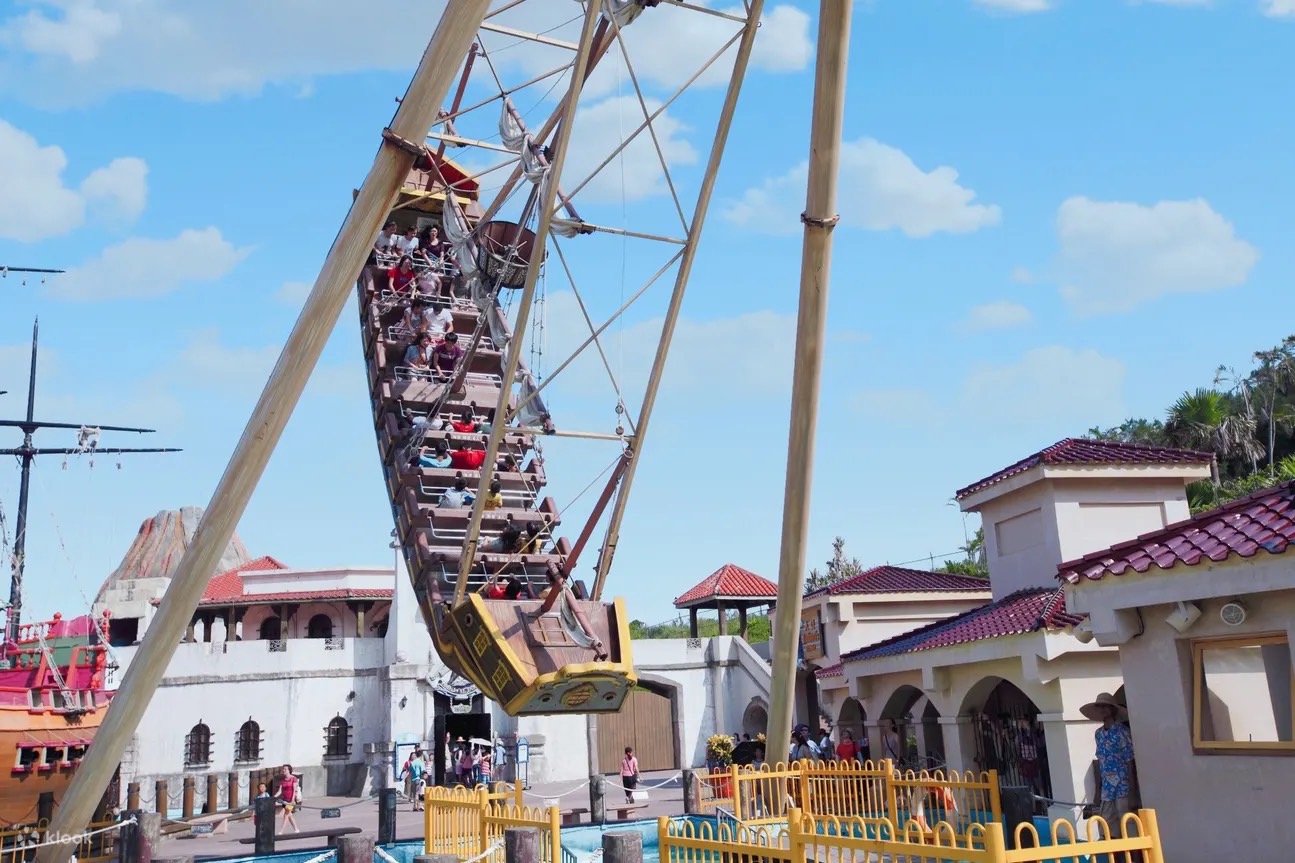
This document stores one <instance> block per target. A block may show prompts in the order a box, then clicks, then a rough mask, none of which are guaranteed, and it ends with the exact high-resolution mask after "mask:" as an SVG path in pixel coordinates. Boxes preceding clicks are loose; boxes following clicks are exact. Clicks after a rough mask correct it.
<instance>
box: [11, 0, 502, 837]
mask: <svg viewBox="0 0 1295 863" xmlns="http://www.w3.org/2000/svg"><path fill="white" fill-rule="evenodd" d="M489 5H490V2H489V0H455V2H454V3H451V4H449V6H448V7H447V8H446V10H445V13H444V14H443V15H442V17H441V20H440V22H439V23H438V24H437V27H436V32H435V34H434V35H433V36H432V40H431V42H430V43H429V45H428V47H427V50H426V51H425V52H424V53H423V56H422V59H421V61H420V62H419V64H418V69H417V71H416V72H415V73H414V76H413V80H412V81H411V82H410V85H409V89H408V90H407V91H406V92H405V96H404V98H403V99H401V100H400V106H399V108H397V110H396V115H395V117H394V118H393V119H392V121H391V125H390V129H391V131H392V133H393V135H395V136H398V137H400V138H403V139H404V140H406V141H422V140H425V138H426V136H427V133H428V131H430V129H431V127H432V123H433V122H434V121H435V120H436V117H437V113H438V112H439V110H440V108H441V106H442V105H443V104H444V103H445V99H446V97H447V96H448V95H449V91H450V86H451V84H452V83H453V81H454V78H455V76H456V75H457V73H458V71H459V66H460V64H462V62H463V58H464V57H465V56H466V55H467V53H468V50H469V48H470V46H471V45H472V42H473V39H474V38H475V36H476V34H477V30H478V28H479V27H480V26H481V23H482V22H483V21H484V20H485V18H486V13H487V12H488V11H489V8H488V7H489ZM413 163H414V157H413V156H412V155H411V154H409V153H407V152H405V151H404V150H403V149H401V148H400V147H399V146H397V145H395V144H394V143H386V142H384V144H383V145H382V146H381V147H380V148H379V150H378V153H377V156H376V157H375V159H374V163H373V167H372V168H371V169H370V170H369V174H368V176H367V177H365V179H364V183H363V184H362V185H361V186H360V190H359V192H358V193H357V195H356V197H355V200H354V202H353V203H352V205H351V209H350V211H349V212H348V213H347V215H346V219H345V221H344V222H343V223H342V228H341V230H340V231H339V232H338V235H337V239H336V240H334V242H333V246H332V248H330V249H329V251H328V257H327V258H326V259H325V261H324V265H323V267H322V269H321V270H320V274H319V277H318V279H317V280H316V282H315V287H314V289H313V290H312V291H311V292H310V296H309V297H308V298H307V299H306V303H305V306H304V307H303V308H302V310H301V314H300V316H299V317H298V318H297V322H296V324H295V325H294V326H293V328H292V333H291V334H290V335H289V336H288V340H287V343H286V344H285V345H284V348H283V352H282V353H281V354H280V356H279V361H278V363H277V364H276V365H275V367H274V370H273V371H272V372H271V373H270V377H269V380H268V381H267V382H266V385H265V390H264V391H263V392H262V393H261V399H260V401H259V402H258V403H257V405H256V408H255V409H254V410H253V413H252V416H251V417H250V419H249V420H248V423H247V427H246V429H245V430H244V432H243V436H242V438H241V439H240V440H239V442H238V446H237V448H236V449H235V451H234V454H233V456H232V458H231V459H230V462H229V465H228V466H227V467H226V469H225V473H224V474H223V475H222V476H221V479H220V482H219V484H218V485H217V486H216V490H215V492H214V493H213V495H212V499H211V502H210V504H209V505H208V507H207V510H206V512H205V513H204V515H203V518H202V521H201V522H200V523H199V525H198V530H197V532H196V533H195V534H194V537H193V542H192V543H191V544H190V546H189V548H188V550H187V551H186V552H185V555H184V558H183V560H181V561H180V566H179V569H178V570H177V571H176V573H175V575H174V576H173V577H172V579H171V583H170V584H169V585H168V586H167V590H166V593H165V595H164V596H163V598H162V604H161V608H160V609H159V610H158V613H157V616H156V617H154V619H153V622H152V623H151V624H150V625H149V628H148V632H147V633H146V634H145V637H144V642H143V644H142V645H140V648H139V652H138V653H137V654H136V655H135V659H134V661H133V662H132V663H131V665H130V668H129V669H127V671H126V677H125V679H124V680H123V681H122V684H121V687H120V689H118V690H117V695H116V697H115V698H114V699H113V706H112V709H111V710H109V711H108V713H107V715H106V716H105V718H104V722H103V725H102V726H101V727H100V728H99V731H98V733H97V734H96V735H95V740H94V745H93V746H91V747H90V748H89V750H88V751H87V753H86V757H85V759H84V760H83V761H82V762H81V765H80V767H79V768H78V769H77V772H76V774H75V775H74V776H73V777H72V782H71V785H70V786H69V787H68V789H67V793H66V794H65V795H64V796H63V800H62V801H61V804H60V806H59V808H58V809H57V810H55V814H54V820H53V822H52V823H51V824H50V825H49V833H48V835H51V836H73V835H77V834H79V833H81V832H82V831H83V830H84V828H85V825H86V824H87V823H88V822H89V820H90V818H91V816H92V815H93V813H94V809H95V806H96V805H97V804H98V802H99V798H100V797H101V796H102V795H103V791H104V789H105V788H107V787H108V783H109V782H110V781H111V780H112V776H113V773H114V772H115V770H116V768H117V765H118V764H119V763H120V762H121V756H122V753H123V752H124V751H125V749H126V744H127V743H128V742H129V741H130V739H131V737H133V736H134V734H135V731H136V729H137V728H138V727H139V721H140V719H141V718H142V717H143V715H144V711H145V710H146V709H147V708H148V705H149V702H150V701H151V700H152V698H153V694H154V692H156V691H157V687H158V684H159V683H161V680H162V676H163V675H164V674H165V672H166V667H167V664H168V663H169V662H170V660H171V657H172V655H173V654H174V652H175V647H176V645H177V644H179V643H180V638H181V636H182V635H183V634H184V631H185V628H186V627H187V626H188V624H189V621H190V620H191V619H192V617H193V612H194V609H195V608H197V606H198V600H199V599H200V598H201V597H202V592H203V590H204V589H205V588H206V586H207V580H208V579H209V578H210V577H211V573H212V571H213V570H214V569H215V567H216V565H217V562H218V561H219V559H220V555H221V553H222V552H223V551H224V549H225V546H226V545H227V544H228V543H229V539H230V537H231V536H232V535H233V533H234V528H235V526H236V525H237V524H238V521H239V519H240V518H241V517H242V515H243V513H244V511H245V510H246V508H247V503H248V500H249V499H250V498H251V496H252V493H253V491H254V490H255V488H256V484H257V481H258V480H259V479H260V477H261V474H262V473H263V472H264V470H265V465H266V463H267V462H268V461H269V460H270V456H271V454H272V453H273V451H274V447H275V444H277V443H278V441H279V438H280V436H281V435H282V434H283V429H284V427H285V426H286V425H287V423H288V419H289V417H290V416H291V414H292V410H293V408H294V407H295V406H296V404H297V401H298V399H300V397H301V393H302V390H304V389H305V386H306V382H307V381H308V380H309V378H310V374H311V372H312V371H314V368H315V365H316V363H318V361H319V356H320V354H321V353H322V352H323V350H324V345H325V343H326V342H327V341H328V337H329V335H330V334H331V333H332V331H333V328H334V327H335V326H336V324H337V319H338V317H339V316H340V315H341V312H342V307H343V306H344V305H345V304H346V298H347V296H348V295H349V293H350V291H351V288H352V285H353V284H354V283H355V278H356V274H357V273H359V272H360V270H361V269H362V267H363V266H364V260H365V258H366V257H367V255H368V253H369V251H370V250H371V249H372V245H373V237H374V236H375V234H376V233H377V231H378V230H379V229H380V228H381V227H382V222H383V220H384V219H386V218H387V213H388V212H389V210H390V208H391V206H392V204H394V203H395V201H396V198H397V195H398V193H399V191H400V188H401V186H402V185H403V184H404V182H405V180H406V178H407V177H408V176H409V172H410V170H411V169H412V168H413ZM73 850H74V848H73V846H71V845H47V846H46V847H44V848H40V849H38V850H37V852H36V860H37V863H66V861H67V860H68V858H69V856H71V853H72V851H73Z"/></svg>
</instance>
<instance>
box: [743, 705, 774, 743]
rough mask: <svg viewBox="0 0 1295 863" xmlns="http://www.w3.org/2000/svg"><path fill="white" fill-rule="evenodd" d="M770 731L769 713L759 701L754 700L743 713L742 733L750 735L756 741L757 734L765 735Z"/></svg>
mask: <svg viewBox="0 0 1295 863" xmlns="http://www.w3.org/2000/svg"><path fill="white" fill-rule="evenodd" d="M768 729H769V711H768V710H767V709H765V706H764V705H763V704H761V703H760V702H759V701H757V700H755V699H752V700H751V703H750V704H748V705H747V706H746V710H744V711H742V733H743V734H750V735H751V738H752V739H755V736H756V735H757V734H765V733H767V732H768Z"/></svg>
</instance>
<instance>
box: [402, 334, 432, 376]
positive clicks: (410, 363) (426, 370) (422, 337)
mask: <svg viewBox="0 0 1295 863" xmlns="http://www.w3.org/2000/svg"><path fill="white" fill-rule="evenodd" d="M432 351H433V348H432V337H431V336H430V335H428V334H427V333H420V334H419V336H418V341H416V342H414V344H412V345H410V346H409V347H408V348H407V349H406V350H405V359H404V364H405V366H406V367H408V368H409V369H410V377H412V378H424V379H425V378H429V377H431V360H432Z"/></svg>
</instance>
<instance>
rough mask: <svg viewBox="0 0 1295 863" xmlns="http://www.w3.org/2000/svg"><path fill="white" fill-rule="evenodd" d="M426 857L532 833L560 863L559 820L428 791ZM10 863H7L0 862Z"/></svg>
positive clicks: (499, 802)
mask: <svg viewBox="0 0 1295 863" xmlns="http://www.w3.org/2000/svg"><path fill="white" fill-rule="evenodd" d="M423 802H424V806H425V807H426V812H425V813H424V816H423V831H424V832H423V836H424V837H425V839H424V840H423V841H424V853H426V854H454V855H456V856H458V857H459V858H460V859H466V858H469V857H476V856H478V855H481V854H486V853H487V852H489V855H488V856H487V857H486V858H485V860H486V861H488V863H503V860H504V848H503V841H504V830H506V829H507V828H509V827H534V828H536V829H537V830H539V833H540V861H541V863H561V860H562V844H561V835H560V831H559V825H560V823H561V814H560V813H559V810H558V808H557V807H556V806H550V807H549V808H548V809H541V808H539V807H530V806H523V805H522V789H521V786H520V785H515V786H513V787H511V788H510V787H509V786H508V785H506V784H504V783H499V784H497V785H495V786H494V788H487V787H486V786H484V785H478V786H477V787H476V788H429V789H427V792H426V793H425V795H424V797H423ZM0 863H9V861H0Z"/></svg>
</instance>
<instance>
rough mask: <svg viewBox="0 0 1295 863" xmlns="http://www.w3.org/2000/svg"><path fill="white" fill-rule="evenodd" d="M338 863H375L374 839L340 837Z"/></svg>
mask: <svg viewBox="0 0 1295 863" xmlns="http://www.w3.org/2000/svg"><path fill="white" fill-rule="evenodd" d="M337 863H373V837H372V836H338V837H337ZM537 863H538V861H537Z"/></svg>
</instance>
